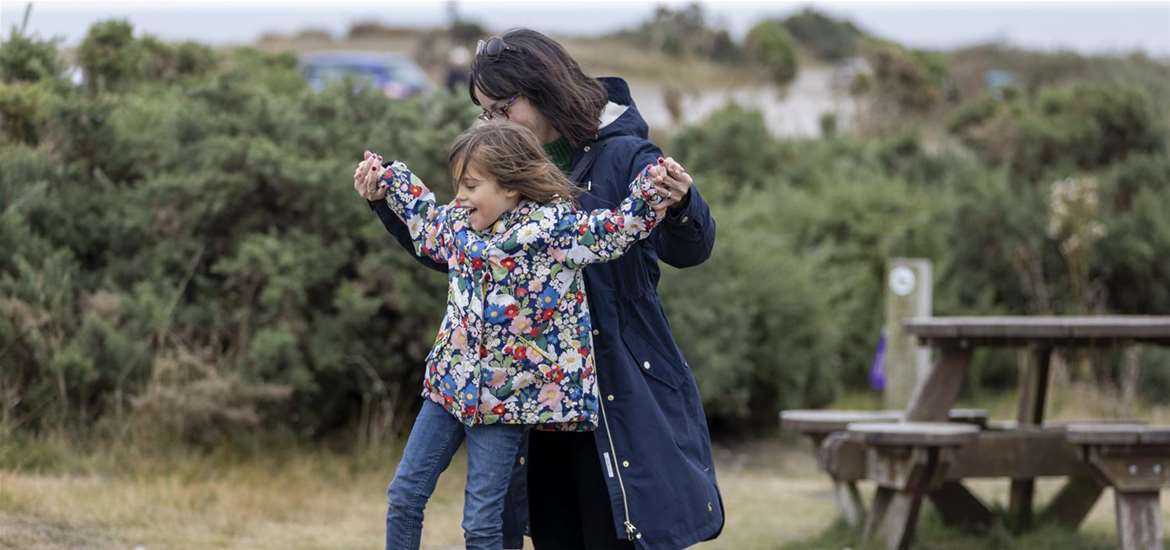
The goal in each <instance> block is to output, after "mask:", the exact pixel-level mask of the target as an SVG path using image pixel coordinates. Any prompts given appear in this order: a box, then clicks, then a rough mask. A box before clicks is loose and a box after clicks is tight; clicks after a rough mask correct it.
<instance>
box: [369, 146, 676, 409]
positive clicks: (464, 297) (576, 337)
mask: <svg viewBox="0 0 1170 550" xmlns="http://www.w3.org/2000/svg"><path fill="white" fill-rule="evenodd" d="M382 181H383V184H384V185H385V186H386V187H388V189H389V192H388V193H387V196H386V201H387V203H388V204H389V206H390V208H391V209H392V210H393V211H394V212H395V213H396V214H397V215H398V216H399V217H400V218H402V220H403V222H405V223H406V226H407V227H408V228H409V230H410V235H411V239H412V240H413V241H414V245H415V249H416V251H417V252H418V253H419V254H420V255H426V256H428V257H430V258H431V259H433V260H435V261H436V262H440V263H445V264H446V265H447V266H448V280H449V285H448V292H447V312H446V315H445V316H444V318H443V324H442V326H441V327H440V329H439V334H438V335H437V336H436V337H435V343H434V347H433V348H432V350H431V353H430V355H428V356H427V367H426V369H427V370H426V376H424V377H423V396H424V397H426V398H429V399H431V400H432V401H434V402H436V403H438V404H440V405H442V406H443V407H444V408H446V409H447V411H448V412H450V413H451V414H452V415H454V416H455V418H457V419H459V420H460V421H461V422H463V423H464V424H467V425H474V424H494V423H505V424H530V425H542V427H544V428H549V429H559V430H591V429H593V428H595V427H596V426H597V421H598V392H597V382H596V374H595V370H594V363H593V361H594V359H593V354H592V353H591V352H592V350H593V336H592V332H591V328H590V318H589V306H588V303H587V301H586V298H585V285H584V281H583V278H582V275H581V270H582V268H583V267H584V266H585V265H586V264H590V263H596V262H605V261H609V260H613V259H616V258H618V257H619V256H621V255H622V254H623V253H624V252H625V251H626V250H627V249H629V248H630V246H631V245H633V244H634V243H635V242H637V241H638V240H641V239H644V238H646V237H647V236H648V235H650V230H651V229H653V227H654V225H655V223H656V222H657V218H656V214H655V212H654V210H653V209H652V208H651V207H652V205H654V204H657V203H658V202H659V201H660V200H661V198H660V197H658V196H657V195H656V194H655V193H654V186H653V184H652V183H651V182H650V181H649V178H648V167H647V169H643V170H642V172H641V173H640V174H639V175H638V177H637V178H635V180H634V181H633V182H631V183H630V186H629V188H630V196H629V197H627V198H626V199H625V200H624V201H622V203H621V204H620V205H619V206H618V208H617V209H616V210H594V211H592V212H582V211H580V210H578V209H577V208H576V207H574V206H573V204H572V203H571V202H569V201H568V200H562V199H556V200H553V201H551V202H548V203H543V204H542V203H537V202H534V201H530V200H526V199H521V201H520V203H519V204H518V205H517V207H516V208H514V209H512V210H510V211H508V212H505V213H504V214H503V215H501V216H500V219H499V220H497V221H496V223H495V224H494V225H493V226H492V227H490V228H489V229H487V230H485V231H482V232H478V231H475V230H474V229H473V228H472V227H471V225H470V223H469V222H468V221H467V211H466V209H464V208H459V207H456V206H454V205H438V204H436V201H435V197H434V194H433V193H431V191H430V190H429V189H427V187H426V186H425V185H424V184H423V183H422V181H420V180H419V179H418V177H416V176H415V175H414V174H413V173H411V171H410V169H409V168H408V167H407V166H406V165H405V164H403V163H401V162H395V163H393V164H392V165H391V166H390V167H389V169H388V170H387V171H386V173H385V174H384V175H383V177H382Z"/></svg>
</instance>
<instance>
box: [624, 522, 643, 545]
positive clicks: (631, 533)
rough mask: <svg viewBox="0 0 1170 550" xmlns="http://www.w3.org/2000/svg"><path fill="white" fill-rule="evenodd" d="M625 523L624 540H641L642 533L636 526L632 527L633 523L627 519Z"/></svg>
mask: <svg viewBox="0 0 1170 550" xmlns="http://www.w3.org/2000/svg"><path fill="white" fill-rule="evenodd" d="M625 523H626V540H629V541H631V542H632V541H634V540H635V539H637V540H641V538H642V533H641V532H639V531H638V528H637V527H634V524H633V523H630V522H629V521H626V522H625Z"/></svg>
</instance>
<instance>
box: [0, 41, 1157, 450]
mask: <svg viewBox="0 0 1170 550" xmlns="http://www.w3.org/2000/svg"><path fill="white" fill-rule="evenodd" d="M87 41H88V42H87V43H86V45H85V46H84V47H83V48H82V49H83V50H85V53H84V55H83V52H81V51H79V56H82V57H86V59H88V61H86V62H85V63H87V64H88V66H89V67H90V68H91V69H92V70H93V72H92V73H87V76H90V75H92V76H93V77H94V79H91V81H90V83H91V85H93V87H92V88H90V89H89V90H75V89H73V88H72V87H71V86H69V85H68V84H67V83H64V82H63V81H62V80H61V79H60V78H56V77H54V76H53V74H55V73H53V71H51V70H50V71H47V72H36V71H26V72H22V73H20V74H24V75H31V74H34V73H35V74H36V75H37V76H36V78H24V77H22V78H14V79H11V80H6V81H5V82H3V84H0V113H2V114H3V115H2V116H3V117H4V131H3V136H4V138H3V142H0V166H2V167H3V168H2V169H0V250H3V251H4V254H0V367H2V368H0V413H2V416H0V419H2V421H3V422H6V423H7V425H5V426H0V429H3V430H11V429H12V428H16V430H15V432H17V433H23V432H37V431H42V430H52V429H60V428H65V429H73V430H74V431H75V432H77V433H80V432H81V431H82V430H83V429H84V430H85V431H89V430H91V429H93V427H94V426H95V425H96V426H97V428H96V429H97V430H99V431H100V430H102V429H106V428H109V427H117V428H119V430H121V429H123V428H125V427H130V428H134V429H137V430H141V431H142V432H144V433H147V434H151V433H153V434H157V433H158V432H167V431H170V432H174V433H177V434H178V435H179V436H180V437H182V438H183V439H185V440H187V441H192V442H197V443H214V442H215V441H217V440H222V439H224V438H231V437H234V436H236V435H238V434H247V433H252V432H255V431H258V430H261V429H263V430H264V431H266V432H277V433H282V434H292V435H294V436H298V437H323V436H332V435H335V434H337V433H338V432H349V433H352V432H357V433H360V434H363V435H362V436H361V437H362V438H364V439H363V440H367V441H373V440H375V438H376V436H377V434H383V433H386V434H388V433H393V432H394V430H396V429H400V428H402V427H404V426H405V424H406V422H408V421H409V418H410V416H409V413H410V412H411V411H412V410H413V408H414V407H416V406H417V405H418V402H419V398H418V396H417V394H418V391H419V380H420V378H421V374H422V373H421V369H422V365H423V362H424V359H425V357H426V355H427V352H428V351H429V347H430V344H431V342H432V339H433V336H434V330H435V327H436V326H437V323H438V321H439V317H440V315H441V314H442V304H443V302H444V299H445V291H444V290H445V282H446V281H445V278H444V277H443V276H442V275H440V274H437V273H435V272H432V271H429V270H427V269H425V268H423V267H422V266H421V265H419V264H418V263H417V262H416V261H414V260H413V259H412V258H410V257H409V256H408V255H407V254H405V253H403V251H401V250H400V248H399V247H398V245H397V244H396V243H395V242H394V241H393V240H392V239H391V238H390V237H389V236H387V235H386V233H385V231H384V230H383V229H382V228H381V226H380V224H378V223H377V222H376V221H375V218H374V216H373V215H372V214H371V212H370V211H369V208H368V207H367V205H366V204H365V203H364V201H362V200H361V199H360V198H359V197H357V196H356V195H355V194H354V192H353V190H352V187H351V182H350V179H349V174H350V173H351V172H352V168H353V166H354V164H355V163H356V162H357V161H358V160H359V158H360V152H361V151H362V150H363V149H366V148H372V149H375V150H378V151H379V152H381V153H383V154H384V155H386V156H387V157H395V158H400V159H404V160H407V161H409V162H410V163H411V165H412V167H413V168H414V169H415V170H416V172H418V173H419V174H420V176H422V177H423V178H425V179H426V180H428V181H429V182H430V183H431V184H432V187H433V188H435V189H436V190H437V191H438V192H439V194H440V195H441V196H443V197H446V196H449V191H448V189H449V186H448V185H447V181H446V179H447V174H446V169H445V166H444V164H445V159H446V150H447V147H448V146H449V144H450V143H451V141H452V140H453V138H454V137H455V136H456V135H457V134H458V133H459V132H460V131H462V130H463V129H464V128H466V127H468V126H469V125H470V124H471V123H472V121H473V120H474V116H475V114H476V112H475V109H474V107H472V106H471V105H470V104H469V103H468V102H467V100H466V98H465V97H460V96H457V95H456V96H451V95H442V94H440V95H435V96H431V97H428V98H425V99H418V100H411V101H405V102H393V101H388V100H387V99H386V98H385V97H384V96H383V95H382V94H381V92H380V91H378V90H374V89H372V88H371V87H370V86H369V85H367V84H362V83H361V82H356V81H348V82H340V83H336V84H335V85H332V86H329V87H327V89H325V90H323V91H322V92H320V93H316V92H313V91H311V90H310V89H309V88H308V86H307V85H306V84H305V82H304V79H303V77H302V75H301V74H300V72H299V71H298V69H297V63H296V58H295V56H293V55H291V54H269V53H265V52H261V51H258V50H255V49H247V48H245V49H235V50H230V51H215V52H212V51H210V50H207V49H206V48H203V47H202V46H198V45H192V44H178V45H175V44H166V43H163V42H159V41H157V40H155V39H152V38H150V37H145V38H141V39H135V38H133V32H132V29H130V28H129V26H128V25H126V24H124V23H116V22H115V23H103V24H100V25H97V26H95V27H94V29H93V30H92V32H91V33H90V36H89V38H87ZM22 48H24V49H27V48H28V44H27V43H25V42H20V41H6V42H4V43H3V44H0V60H9V61H11V60H13V59H16V57H15V56H14V55H13V52H14V51H21V49H22ZM895 53H896V55H897V56H899V57H898V59H899V61H898V63H909V64H911V65H913V67H914V69H913V72H914V74H916V75H917V76H916V77H915V78H916V79H917V80H915V79H912V80H911V83H912V84H913V83H914V82H917V83H918V84H920V85H923V86H926V87H927V88H928V89H931V90H934V92H931V93H935V92H937V91H938V90H939V89H940V88H939V87H938V85H937V84H936V83H937V82H941V81H942V80H940V79H943V77H942V76H940V75H943V74H945V72H942V71H938V70H935V69H931V68H930V67H931V63H934V62H936V61H937V59H934V58H922V57H918V56H916V54H913V53H911V52H906V51H904V50H896V52H895ZM38 55H41V56H42V57H43V58H44V59H56V58H57V57H56V52H55V50H54V51H52V52H48V51H45V52H41V53H40V54H38ZM42 65H44V64H43V63H42ZM22 66H23V65H22ZM28 66H32V65H28ZM5 70H9V69H5ZM21 70H22V71H23V70H24V69H21ZM18 72H19V71H14V72H10V73H6V74H17V73H18ZM896 74H899V73H898V72H897V71H893V72H891V73H889V74H887V75H886V76H885V77H883V78H892V77H891V76H890V75H896ZM895 80H896V79H895ZM875 81H880V79H878V80H875ZM913 87H914V86H911V88H913ZM1151 97H1152V96H1151V95H1150V92H1149V91H1148V89H1147V88H1146V87H1131V86H1127V85H1119V84H1103V83H1101V82H1097V83H1093V84H1084V83H1082V84H1067V85H1060V86H1056V87H1042V88H1039V89H1038V90H1037V91H1036V93H1035V94H1034V95H1031V96H1028V95H1026V94H1021V95H1020V96H1018V97H1015V98H1010V99H1007V100H1005V101H996V100H990V99H977V100H975V101H974V102H971V103H969V104H967V105H966V106H964V107H962V108H961V112H960V113H958V114H951V115H950V118H951V120H952V122H951V125H950V130H951V132H953V134H954V135H955V136H957V138H958V139H951V138H950V137H949V136H946V135H943V136H938V135H935V134H932V133H931V130H932V128H930V127H929V126H924V129H923V130H922V131H921V132H918V131H912V132H903V133H896V134H883V135H878V136H873V137H868V138H863V137H858V136H855V135H850V134H849V133H848V132H846V131H842V132H840V133H838V134H837V135H833V136H830V137H828V138H827V139H822V140H806V139H777V138H775V137H773V136H772V135H771V134H770V133H769V131H768V128H767V125H766V124H765V123H764V119H763V117H762V116H761V115H760V114H759V113H757V112H753V111H750V110H746V109H743V108H741V107H737V106H734V105H733V106H728V107H726V108H724V109H722V110H719V111H717V112H716V113H714V114H713V115H712V116H711V117H710V118H709V119H708V120H705V121H703V122H702V123H700V124H697V125H694V126H690V127H685V128H682V129H680V130H678V131H677V132H676V133H675V134H674V135H673V137H671V138H670V139H669V143H667V144H666V145H667V147H666V150H667V151H668V152H670V153H671V154H672V155H673V156H675V157H676V158H678V159H680V161H681V162H683V164H684V165H685V166H686V167H687V168H688V170H689V171H690V173H691V174H693V175H694V178H695V181H696V185H698V186H699V188H700V189H701V190H702V192H703V195H704V197H706V198H707V199H708V201H709V202H710V204H711V207H712V210H713V212H714V214H715V217H716V219H717V221H718V227H719V231H718V234H719V237H718V241H717V243H716V245H715V249H714V252H713V256H712V258H711V259H710V260H709V261H708V262H706V263H705V264H704V265H702V266H699V267H696V268H693V269H687V270H685V271H682V272H676V271H675V270H672V269H666V270H664V271H665V273H664V274H663V279H662V285H661V292H662V296H663V300H664V304H665V309H666V310H667V313H668V314H669V317H670V319H671V322H672V326H673V330H674V331H675V335H676V337H677V339H678V341H679V344H680V346H682V348H683V350H684V352H685V353H686V355H687V357H688V360H689V362H690V364H691V367H692V368H693V369H694V372H695V375H696V377H697V378H698V380H699V382H700V387H701V391H702V397H703V400H704V403H705V405H706V407H707V411H708V412H709V414H710V416H711V421H712V426H713V427H714V428H715V430H716V431H720V430H722V431H733V430H734V431H741V430H751V429H755V428H767V427H770V426H773V425H774V424H775V422H776V414H775V411H776V410H777V409H779V408H788V407H805V406H815V405H821V404H824V403H827V402H829V401H830V400H831V399H832V398H833V396H834V395H835V393H836V392H837V391H838V390H839V389H840V388H841V387H843V386H851V387H859V386H862V385H863V384H864V381H865V371H866V367H867V366H868V365H869V362H870V360H871V358H872V354H873V351H874V347H875V345H876V342H877V339H878V337H879V335H880V333H881V329H882V326H881V325H882V322H883V321H884V320H883V319H882V309H883V308H882V304H883V297H882V292H883V290H882V289H883V284H882V283H883V275H884V270H885V262H886V261H887V259H888V258H890V257H892V256H918V257H926V258H930V259H932V260H933V262H934V268H935V299H934V303H935V312H936V313H938V314H944V315H945V314H996V313H1005V314H1008V313H1011V314H1041V313H1068V312H1074V311H1079V309H1078V308H1083V307H1084V305H1085V303H1086V302H1087V301H1090V300H1095V302H1094V303H1095V304H1099V305H1100V307H1101V308H1102V309H1103V310H1106V311H1110V312H1116V313H1150V314H1155V313H1157V314H1166V313H1167V312H1170V291H1168V290H1167V285H1166V284H1165V281H1166V280H1168V278H1170V265H1168V264H1167V260H1166V259H1167V258H1170V226H1167V223H1166V221H1165V219H1166V216H1165V212H1166V211H1167V210H1168V209H1170V202H1167V199H1166V197H1168V196H1170V193H1167V190H1168V188H1170V161H1168V158H1170V157H1168V155H1167V141H1166V138H1165V135H1164V129H1163V124H1164V123H1163V122H1161V121H1164V116H1165V114H1164V111H1163V108H1161V107H1159V105H1158V104H1157V103H1155V102H1154V101H1153V100H1152V99H1151ZM911 104H913V102H911ZM1019 152H1023V153H1019ZM1024 153H1026V155H1025V154H1024ZM1074 176H1075V177H1076V178H1077V179H1076V180H1075V181H1095V182H1096V184H1097V186H1098V193H1099V197H1100V203H1099V204H1098V205H1097V206H1096V207H1095V208H1093V209H1087V210H1086V212H1088V214H1086V215H1087V216H1089V217H1091V218H1092V219H1088V220H1082V221H1086V222H1091V223H1097V224H1100V225H1101V226H1103V227H1104V233H1103V235H1102V236H1100V237H1099V239H1098V240H1094V241H1093V242H1092V243H1091V246H1090V247H1088V249H1087V250H1086V251H1085V253H1084V254H1083V255H1082V256H1080V257H1079V258H1081V259H1082V260H1087V263H1085V264H1083V266H1082V267H1084V268H1085V269H1083V270H1080V271H1078V270H1077V269H1073V268H1072V263H1074V262H1073V258H1071V257H1070V255H1069V254H1068V253H1067V251H1066V249H1065V248H1062V246H1063V245H1064V244H1065V243H1066V241H1067V235H1065V234H1063V233H1061V232H1060V231H1057V232H1054V233H1052V234H1050V233H1049V231H1048V230H1049V226H1050V223H1051V219H1052V217H1053V206H1052V204H1051V202H1050V199H1051V198H1052V185H1053V182H1054V181H1056V180H1058V179H1063V178H1068V177H1074ZM1061 227H1063V226H1061ZM1064 233H1067V231H1066V232H1064ZM1086 281H1087V284H1085V283H1086ZM1086 288H1087V289H1089V290H1090V292H1087V293H1086V292H1083V291H1084V290H1085V289H1086ZM1161 358H1162V356H1161V355H1158V354H1145V355H1143V357H1142V361H1143V363H1144V364H1148V363H1150V362H1156V361H1158V360H1160V359H1161ZM1012 360H1013V358H1012V357H1010V356H1004V355H1002V354H1000V355H997V354H982V355H979V356H977V357H976V359H975V362H974V364H973V365H972V368H971V369H970V370H969V374H970V376H971V384H969V385H968V386H967V387H968V388H975V389H976V390H977V389H978V388H982V387H993V388H995V387H1003V386H1010V385H1013V384H1014V383H1015V382H1014V381H1015V375H1016V372H1017V371H1016V369H1015V367H1014V365H1013V364H1012V363H1011V362H1012ZM1114 363H1115V361H1114V362H1112V363H1108V364H1107V365H1105V366H1104V367H1103V368H1102V369H1101V372H1102V373H1104V376H1105V378H1106V379H1108V378H1109V377H1110V376H1116V371H1117V370H1118V369H1117V368H1116V365H1115V364H1114ZM1156 370H1157V369H1144V370H1143V377H1144V378H1143V382H1142V384H1144V385H1143V386H1142V387H1143V391H1145V388H1146V385H1148V386H1149V387H1153V388H1158V387H1164V384H1165V380H1163V377H1159V376H1157V375H1155V374H1150V372H1151V371H1156ZM1158 384H1162V385H1161V386H1160V385H1158ZM14 396H15V397H14Z"/></svg>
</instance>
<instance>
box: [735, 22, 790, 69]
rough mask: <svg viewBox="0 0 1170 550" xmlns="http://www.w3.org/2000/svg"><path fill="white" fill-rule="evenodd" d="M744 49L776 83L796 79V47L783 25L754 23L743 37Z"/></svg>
mask: <svg viewBox="0 0 1170 550" xmlns="http://www.w3.org/2000/svg"><path fill="white" fill-rule="evenodd" d="M744 49H745V50H747V53H748V56H749V57H750V58H751V59H752V60H753V61H755V62H756V63H757V64H759V65H760V66H762V67H764V69H766V70H767V71H768V74H769V75H770V76H771V77H772V80H773V81H774V82H776V83H777V84H780V85H785V84H788V83H790V82H792V81H793V80H795V79H796V70H797V66H796V49H795V48H794V47H793V44H792V37H790V36H789V35H788V31H786V30H784V25H781V24H780V23H777V22H775V21H761V22H759V23H756V25H755V26H753V27H752V28H751V30H750V31H748V34H747V37H746V38H745V39H744Z"/></svg>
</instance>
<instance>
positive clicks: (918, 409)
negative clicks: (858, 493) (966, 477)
mask: <svg viewBox="0 0 1170 550" xmlns="http://www.w3.org/2000/svg"><path fill="white" fill-rule="evenodd" d="M904 326H905V328H906V330H907V331H908V332H909V333H911V334H913V335H915V336H917V337H918V339H919V341H920V342H921V343H922V344H924V345H929V346H931V347H933V348H934V350H935V358H934V366H933V368H932V369H931V370H930V372H929V373H928V374H927V375H926V377H925V378H924V379H923V380H921V381H919V383H918V385H917V387H916V388H915V391H914V393H913V394H912V396H911V398H910V402H909V405H908V406H907V408H906V414H905V419H906V421H909V422H945V421H946V420H947V415H948V411H949V410H950V409H951V408H952V407H954V405H955V400H956V398H957V397H958V395H959V389H960V387H961V386H962V383H963V380H964V379H965V378H966V370H967V365H968V364H970V362H971V355H972V353H973V352H974V351H975V349H977V348H980V347H1020V348H1025V349H1027V350H1028V353H1029V355H1030V356H1031V360H1029V361H1024V362H1023V364H1022V365H1021V368H1022V372H1021V387H1020V388H1019V410H1018V414H1017V424H1016V425H1015V426H1014V429H1012V430H1008V432H1010V433H1004V432H999V433H998V434H997V433H996V432H984V433H983V434H980V438H979V439H978V440H977V443H976V444H974V445H968V446H967V448H966V449H967V450H964V451H963V452H962V453H960V454H959V459H958V460H959V463H960V464H962V463H967V464H970V465H973V466H975V469H969V470H968V473H970V474H972V475H975V474H983V475H979V477H986V476H987V474H993V475H995V474H998V475H1001V476H1002V477H1009V478H1011V479H1012V482H1011V492H1010V497H1009V499H1010V500H1009V506H1008V514H1009V520H1010V521H1012V522H1013V524H1014V526H1015V527H1016V528H1017V529H1026V528H1028V527H1029V526H1030V525H1031V523H1032V520H1033V512H1032V500H1033V493H1034V488H1035V483H1034V479H1035V477H1036V476H1037V475H1066V476H1068V477H1069V481H1068V482H1067V484H1066V485H1065V487H1064V488H1063V489H1062V491H1061V492H1060V493H1058V495H1057V496H1056V497H1055V499H1054V500H1053V502H1052V504H1051V505H1050V507H1049V509H1048V511H1047V512H1046V513H1045V516H1046V517H1047V518H1048V519H1053V520H1055V521H1058V522H1060V523H1062V524H1065V525H1070V526H1074V527H1075V526H1076V525H1079V523H1080V522H1081V521H1082V520H1083V519H1084V517H1085V515H1087V514H1088V512H1089V510H1090V509H1091V508H1092V505H1093V503H1094V502H1096V500H1097V498H1098V497H1099V496H1100V494H1101V492H1102V491H1103V490H1104V486H1103V485H1102V483H1101V482H1100V481H1099V480H1098V479H1096V478H1095V477H1094V476H1092V475H1090V473H1089V472H1088V470H1085V471H1084V472H1080V471H1078V470H1077V469H1076V468H1075V467H1073V466H1072V465H1071V464H1069V459H1070V456H1071V457H1072V458H1075V454H1073V455H1070V453H1069V451H1068V448H1066V447H1068V445H1066V444H1065V443H1064V442H1063V441H1061V442H1055V441H1053V438H1051V437H1048V436H1051V435H1052V434H1050V433H1046V432H1045V430H1044V429H1042V428H1043V423H1044V406H1045V401H1046V399H1047V394H1048V380H1049V361H1050V359H1051V357H1052V351H1053V350H1054V349H1056V348H1086V347H1112V346H1125V345H1132V344H1153V345H1164V346H1165V345H1170V317H1148V316H1091V317H922V318H912V319H909V320H907V321H906V322H905V323H904ZM997 437H998V438H999V439H1000V441H998V442H997V441H995V440H994V439H995V438H997ZM1046 445H1047V447H1046ZM1071 448H1072V449H1075V446H1073V447H1071ZM964 453H966V454H967V455H969V456H968V457H967V459H966V460H964V459H963V456H962V455H963V454H964ZM972 453H975V454H977V455H979V456H971V454H972ZM1029 455H1036V456H1029ZM1066 455H1068V456H1066ZM1062 462H1063V463H1065V465H1064V466H1062V467H1060V468H1055V469H1053V468H1049V466H1052V465H1056V464H1058V463H1062ZM975 470H980V471H978V472H977V471H975ZM1050 471H1051V472H1050ZM1005 474H1006V475H1005ZM962 475H963V473H962V472H959V471H953V472H952V473H951V475H950V476H948V477H949V478H950V480H951V481H950V482H949V483H950V485H949V486H945V489H946V490H947V491H948V492H949V493H950V494H951V495H953V496H954V498H952V499H947V500H951V501H953V502H956V503H958V504H956V506H958V507H959V509H956V510H950V511H949V512H950V513H951V514H960V515H962V514H969V515H971V514H973V515H976V516H985V515H986V514H987V513H988V512H987V510H986V507H983V506H982V505H981V504H980V503H979V502H978V499H976V498H975V497H974V496H973V495H971V494H970V493H969V491H967V490H966V489H965V488H964V487H963V486H962V485H961V478H962ZM935 502H936V504H938V501H937V500H936V501H935ZM879 504H880V503H876V502H875V506H874V510H875V513H877V512H878V511H879V510H881V508H882V507H881V506H879ZM940 511H941V512H942V513H943V515H944V517H945V516H947V515H948V510H940ZM881 519H882V518H878V520H881ZM887 519H888V518H887ZM911 529H912V527H911Z"/></svg>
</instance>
